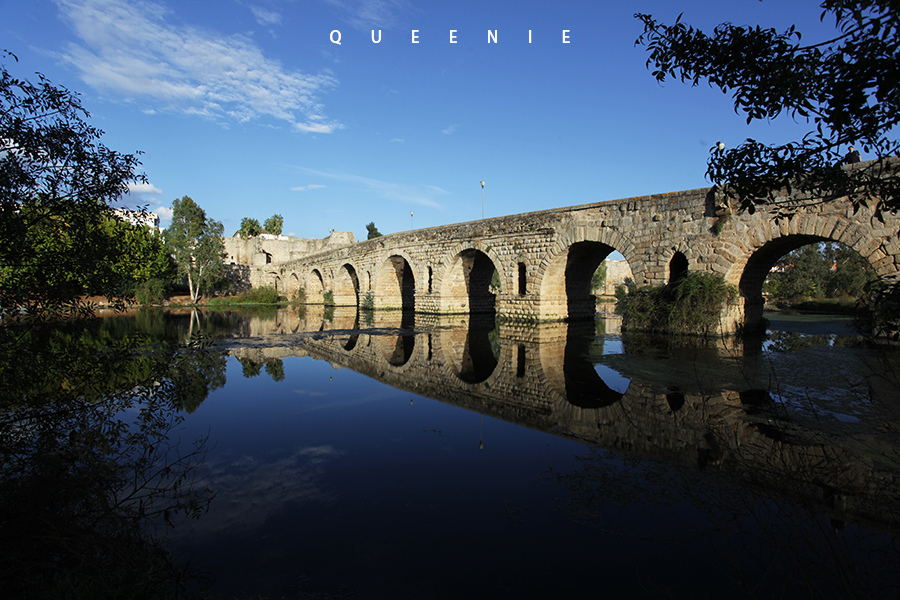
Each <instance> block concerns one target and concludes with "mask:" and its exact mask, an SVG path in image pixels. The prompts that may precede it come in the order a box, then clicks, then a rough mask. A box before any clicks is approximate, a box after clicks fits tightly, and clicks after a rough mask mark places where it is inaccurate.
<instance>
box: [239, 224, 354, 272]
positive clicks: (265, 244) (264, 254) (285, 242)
mask: <svg viewBox="0 0 900 600" xmlns="http://www.w3.org/2000/svg"><path fill="white" fill-rule="evenodd" d="M223 239H224V242H225V254H226V256H225V262H226V263H227V264H235V265H248V266H254V267H260V266H263V265H267V264H273V263H284V262H288V261H291V260H294V259H297V258H302V257H304V256H308V255H310V254H316V253H318V252H322V251H325V250H330V249H333V248H340V247H343V246H349V245H352V244H354V243H356V239H355V238H354V235H353V232H350V231H333V232H331V234H330V235H329V236H328V237H326V238H323V239H306V238H295V237H289V236H286V235H271V234H268V233H263V234H261V235H258V236H254V237H251V238H242V237H240V236H238V235H235V236H234V237H226V238H223Z"/></svg>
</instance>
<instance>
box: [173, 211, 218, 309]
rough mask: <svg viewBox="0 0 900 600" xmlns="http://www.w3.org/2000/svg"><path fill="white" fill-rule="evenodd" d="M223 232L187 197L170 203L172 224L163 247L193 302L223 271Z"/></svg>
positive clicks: (216, 223)
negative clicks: (176, 266)
mask: <svg viewBox="0 0 900 600" xmlns="http://www.w3.org/2000/svg"><path fill="white" fill-rule="evenodd" d="M223 230H224V228H223V227H222V224H221V223H220V222H218V221H214V220H213V219H209V218H207V216H206V211H204V210H203V209H202V208H200V206H199V205H198V204H197V203H196V202H194V201H193V200H192V199H191V198H190V197H189V196H184V197H182V198H181V199H176V200H175V201H174V202H173V203H172V224H171V225H169V227H168V228H167V229H166V232H165V240H166V246H167V247H168V248H169V251H170V252H171V253H172V254H173V255H174V256H175V264H176V265H178V272H179V273H180V274H182V275H184V276H185V277H186V278H187V283H188V289H189V291H190V294H191V301H192V302H196V301H197V299H198V298H199V297H200V293H201V289H202V288H208V287H209V286H210V285H211V284H212V283H214V282H215V281H216V279H217V278H218V277H220V276H221V273H222V271H223V270H224V264H223V263H222V259H223V258H224V257H225V243H224V242H223V241H222V232H223Z"/></svg>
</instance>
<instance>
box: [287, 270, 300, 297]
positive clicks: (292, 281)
mask: <svg viewBox="0 0 900 600" xmlns="http://www.w3.org/2000/svg"><path fill="white" fill-rule="evenodd" d="M300 287H301V285H300V277H298V276H297V274H296V273H291V274H290V275H288V278H287V284H286V287H285V290H284V291H285V293H287V294H289V295H290V294H295V293H297V291H298V290H299V289H300Z"/></svg>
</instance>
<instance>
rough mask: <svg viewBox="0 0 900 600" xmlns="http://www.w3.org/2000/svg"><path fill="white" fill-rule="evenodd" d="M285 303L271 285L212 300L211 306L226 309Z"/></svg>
mask: <svg viewBox="0 0 900 600" xmlns="http://www.w3.org/2000/svg"><path fill="white" fill-rule="evenodd" d="M284 301H285V298H284V297H283V296H279V295H278V290H276V289H275V287H274V286H271V285H261V286H259V287H255V288H250V289H249V290H247V291H246V292H241V293H240V294H237V295H235V296H231V297H223V298H211V299H210V301H209V306H212V307H224V306H230V305H234V304H280V303H282V302H284Z"/></svg>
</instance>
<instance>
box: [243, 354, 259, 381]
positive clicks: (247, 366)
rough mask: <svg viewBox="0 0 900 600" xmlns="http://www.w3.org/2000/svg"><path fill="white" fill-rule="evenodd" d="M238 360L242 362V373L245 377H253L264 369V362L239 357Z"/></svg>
mask: <svg viewBox="0 0 900 600" xmlns="http://www.w3.org/2000/svg"><path fill="white" fill-rule="evenodd" d="M238 362H239V363H241V375H243V376H244V379H252V378H254V377H256V376H257V375H259V374H260V372H261V371H262V363H258V362H256V361H255V360H252V359H249V358H239V359H238Z"/></svg>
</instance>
